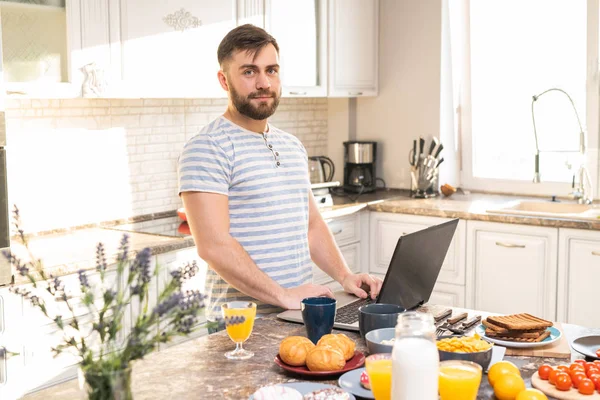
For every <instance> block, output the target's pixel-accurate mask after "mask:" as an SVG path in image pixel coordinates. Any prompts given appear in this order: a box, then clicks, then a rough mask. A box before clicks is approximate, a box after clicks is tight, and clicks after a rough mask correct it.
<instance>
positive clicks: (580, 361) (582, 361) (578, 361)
mask: <svg viewBox="0 0 600 400" xmlns="http://www.w3.org/2000/svg"><path fill="white" fill-rule="evenodd" d="M573 362H574V363H575V364H581V366H585V363H586V361H585V360H582V359H579V360H575V361H573Z"/></svg>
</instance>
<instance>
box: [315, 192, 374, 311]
mask: <svg viewBox="0 0 600 400" xmlns="http://www.w3.org/2000/svg"><path fill="white" fill-rule="evenodd" d="M308 242H309V246H310V257H311V258H312V260H313V261H314V262H315V264H317V266H318V267H319V268H321V269H322V270H323V271H325V273H327V274H328V275H329V276H331V277H332V278H333V279H335V280H336V281H337V282H339V283H340V284H341V285H342V287H343V288H344V290H345V291H346V292H349V293H354V294H355V295H357V296H358V297H362V298H365V297H367V292H365V291H364V290H363V289H361V286H362V285H363V284H365V285H368V286H369V288H370V292H371V297H372V298H373V299H374V298H375V297H377V295H378V294H379V290H380V289H381V285H382V281H381V279H379V278H374V277H372V276H371V275H369V274H354V273H352V271H350V268H348V265H346V261H344V257H343V256H342V253H341V251H340V249H339V247H338V245H337V243H336V242H335V239H334V238H333V234H332V233H331V231H330V230H329V227H328V226H327V223H325V221H324V220H323V217H322V216H321V212H320V211H319V208H318V207H317V202H316V201H315V198H314V196H313V194H312V192H311V193H310V196H309V221H308Z"/></svg>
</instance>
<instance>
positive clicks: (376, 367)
mask: <svg viewBox="0 0 600 400" xmlns="http://www.w3.org/2000/svg"><path fill="white" fill-rule="evenodd" d="M365 369H366V370H367V375H369V382H370V383H371V391H372V392H373V396H375V400H390V399H391V397H392V355H391V354H373V355H370V356H369V357H367V358H366V360H365Z"/></svg>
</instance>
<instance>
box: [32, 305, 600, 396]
mask: <svg viewBox="0 0 600 400" xmlns="http://www.w3.org/2000/svg"><path fill="white" fill-rule="evenodd" d="M440 310H441V307H436V306H426V307H422V308H421V311H425V312H431V313H434V314H435V313H436V312H439V311H440ZM458 311H462V310H461V309H455V312H458ZM471 312H473V311H471ZM562 326H563V330H564V333H565V335H566V337H567V338H568V339H569V341H572V340H574V339H576V338H577V337H580V336H585V335H590V334H600V329H588V328H583V327H580V326H575V325H568V324H563V325H562ZM336 332H341V331H336ZM344 333H346V334H347V335H348V336H349V337H351V338H352V339H353V340H354V341H355V342H356V343H357V350H359V351H362V352H364V353H366V346H365V342H364V341H363V340H362V339H360V335H359V334H358V332H356V333H354V332H344ZM292 335H300V336H306V331H305V329H304V326H303V325H301V324H293V323H289V322H285V321H281V320H279V319H277V318H276V317H275V316H269V317H266V318H262V319H259V320H257V321H256V323H255V326H254V331H253V333H252V336H251V337H250V339H249V340H248V341H247V342H246V343H245V344H244V347H245V348H247V349H248V350H251V351H253V352H254V354H255V356H254V357H253V358H251V359H249V360H246V361H230V360H228V359H226V358H225V357H224V356H223V354H224V353H225V352H226V351H229V350H231V349H232V348H233V347H234V345H233V342H232V341H231V340H230V339H229V337H228V336H227V333H226V332H219V333H216V334H213V335H209V336H205V337H202V338H199V339H194V340H189V341H187V342H184V343H181V344H178V345H175V346H173V347H170V348H168V349H166V350H163V351H160V352H157V353H153V354H150V355H149V356H148V357H146V358H145V359H144V360H141V361H139V362H137V363H136V364H134V368H133V392H134V393H133V394H134V398H135V399H136V400H143V399H166V398H176V399H207V400H208V399H236V400H237V399H246V398H248V396H249V395H250V394H252V393H253V392H254V391H256V390H257V389H258V388H259V387H261V386H263V385H267V384H273V383H282V382H294V381H302V380H305V379H303V377H301V376H298V375H294V374H291V373H288V372H286V371H284V370H283V369H281V368H280V367H279V366H277V365H276V364H274V362H273V359H274V357H275V356H276V355H277V352H278V348H279V343H280V342H281V340H282V339H284V338H285V337H287V336H292ZM575 358H581V356H579V355H578V354H574V355H573V359H575ZM505 359H506V360H510V361H512V362H514V363H515V364H516V365H517V366H518V367H519V368H520V370H521V374H522V376H523V378H524V379H525V382H526V384H527V386H530V377H531V375H533V373H534V372H535V371H536V370H537V368H538V367H539V366H540V365H541V364H543V363H544V362H547V363H550V364H553V365H556V364H559V363H564V360H560V361H559V360H557V359H551V358H539V357H505ZM311 380H313V381H315V380H314V379H311ZM316 381H318V382H322V383H329V384H333V385H336V384H337V377H336V378H335V379H326V380H316ZM481 382H482V383H481V386H480V390H479V395H478V397H477V399H478V400H484V399H485V400H489V399H493V398H494V397H493V395H492V393H493V391H492V389H491V387H490V386H489V384H488V382H487V379H486V377H485V376H484V377H483V379H482V381H481ZM77 398H78V392H77V381H76V380H72V381H68V382H65V383H63V384H60V385H57V386H54V387H51V388H49V389H45V390H43V391H40V392H37V393H34V394H31V395H28V396H26V397H25V399H26V400H41V399H45V400H52V399H61V400H69V399H77Z"/></svg>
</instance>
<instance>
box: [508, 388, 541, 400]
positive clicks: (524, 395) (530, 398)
mask: <svg viewBox="0 0 600 400" xmlns="http://www.w3.org/2000/svg"><path fill="white" fill-rule="evenodd" d="M515 400H548V397H547V396H546V395H545V394H544V393H543V392H541V391H539V390H537V389H525V390H523V391H521V392H519V394H518V395H517V397H516V398H515Z"/></svg>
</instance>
